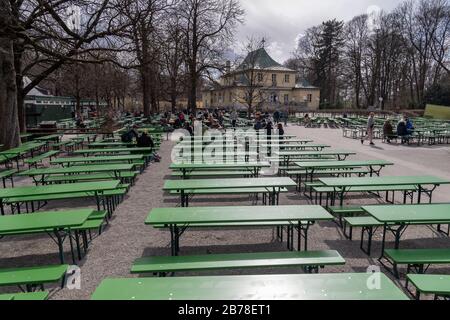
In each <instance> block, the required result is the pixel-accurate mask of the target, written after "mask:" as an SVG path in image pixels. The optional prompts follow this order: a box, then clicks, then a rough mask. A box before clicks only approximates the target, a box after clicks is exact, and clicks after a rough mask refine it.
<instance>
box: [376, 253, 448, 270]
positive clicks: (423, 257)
mask: <svg viewBox="0 0 450 320" xmlns="http://www.w3.org/2000/svg"><path fill="white" fill-rule="evenodd" d="M384 257H385V258H386V259H388V260H389V261H390V262H391V263H392V265H393V270H394V274H395V275H396V276H397V277H398V269H397V266H398V265H407V270H406V273H411V272H412V271H415V272H416V273H419V274H422V273H425V272H426V271H427V269H428V268H429V266H430V265H435V264H450V249H446V248H443V249H385V250H384Z"/></svg>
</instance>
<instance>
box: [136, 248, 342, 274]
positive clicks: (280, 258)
mask: <svg viewBox="0 0 450 320" xmlns="http://www.w3.org/2000/svg"><path fill="white" fill-rule="evenodd" d="M343 264H345V260H344V258H342V257H341V255H340V254H339V253H338V252H337V251H335V250H323V251H292V252H263V253H234V254H233V253H232V254H208V255H195V256H170V257H168V256H164V257H146V258H140V259H137V260H135V262H134V263H133V266H132V268H131V273H134V274H135V273H137V274H142V273H153V274H158V275H160V276H165V275H166V273H175V272H183V271H201V270H204V271H206V270H221V269H239V268H271V267H299V266H300V267H305V268H306V270H308V271H309V272H312V271H313V270H315V271H316V272H318V271H319V267H324V266H327V265H343Z"/></svg>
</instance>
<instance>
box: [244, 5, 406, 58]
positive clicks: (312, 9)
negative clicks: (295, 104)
mask: <svg viewBox="0 0 450 320" xmlns="http://www.w3.org/2000/svg"><path fill="white" fill-rule="evenodd" d="M239 1H240V2H241V4H242V8H243V9H244V10H245V13H246V16H245V23H244V25H242V26H240V27H239V29H238V31H237V35H236V41H237V44H238V47H242V43H244V42H245V40H246V39H247V38H248V37H250V36H254V37H255V38H261V37H266V38H267V40H268V44H267V45H266V48H267V50H268V52H269V54H270V55H271V56H272V57H273V58H274V59H275V60H277V61H278V62H280V63H283V62H284V61H285V60H287V59H288V58H289V57H290V55H291V52H293V51H294V48H295V45H296V41H295V39H296V38H298V37H299V35H301V34H302V33H303V32H304V31H305V30H306V29H308V28H309V27H312V26H315V25H318V24H320V23H322V21H325V20H328V19H333V18H337V19H339V20H344V21H348V20H350V19H351V18H353V17H354V16H356V15H359V14H362V13H367V12H368V11H373V10H380V9H381V10H384V11H387V12H389V11H391V10H392V9H394V8H395V7H396V6H397V5H398V4H400V3H401V2H403V1H402V0H239ZM236 51H238V52H239V50H236Z"/></svg>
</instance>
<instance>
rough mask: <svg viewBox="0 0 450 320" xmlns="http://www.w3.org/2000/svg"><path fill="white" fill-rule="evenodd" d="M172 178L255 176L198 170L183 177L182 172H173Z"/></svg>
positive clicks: (240, 172)
mask: <svg viewBox="0 0 450 320" xmlns="http://www.w3.org/2000/svg"><path fill="white" fill-rule="evenodd" d="M172 176H174V177H183V176H186V177H226V176H253V174H252V173H251V172H250V171H229V170H228V171H226V170H217V171H207V170H198V171H193V172H189V173H186V174H184V175H183V173H182V172H173V173H172Z"/></svg>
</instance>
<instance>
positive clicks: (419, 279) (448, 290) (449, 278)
mask: <svg viewBox="0 0 450 320" xmlns="http://www.w3.org/2000/svg"><path fill="white" fill-rule="evenodd" d="M407 277H408V280H409V281H411V283H412V284H413V285H414V286H415V287H416V299H417V300H419V299H420V294H421V293H424V294H434V295H435V297H438V296H444V297H446V298H448V297H449V296H450V275H440V274H408V275H407Z"/></svg>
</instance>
